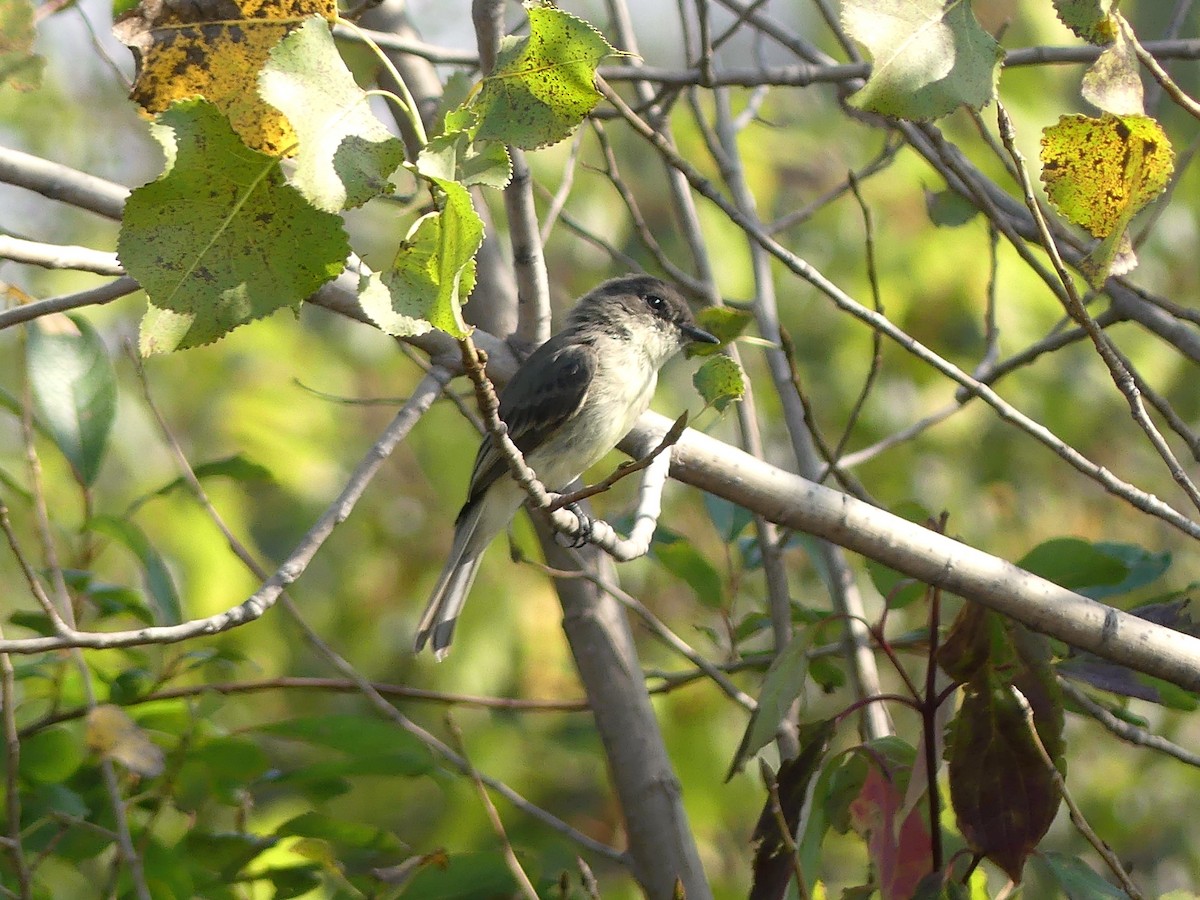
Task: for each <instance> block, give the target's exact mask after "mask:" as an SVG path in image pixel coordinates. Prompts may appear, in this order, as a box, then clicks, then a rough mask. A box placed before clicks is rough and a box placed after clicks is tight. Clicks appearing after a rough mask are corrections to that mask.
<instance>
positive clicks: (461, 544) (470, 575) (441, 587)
mask: <svg viewBox="0 0 1200 900" xmlns="http://www.w3.org/2000/svg"><path fill="white" fill-rule="evenodd" d="M481 512H482V509H481V505H476V506H475V507H473V508H468V509H465V510H464V511H463V515H462V516H460V520H459V522H458V527H457V528H455V530H454V544H453V545H452V546H451V548H450V556H449V558H448V559H447V560H446V565H445V567H444V568H443V569H442V573H441V574H440V575H439V576H438V580H437V584H436V585H434V588H433V593H432V594H430V596H429V602H428V603H427V604H426V605H425V612H424V613H422V615H421V623H420V625H418V626H417V639H416V641H415V642H414V649H415V651H416V652H417V653H420V652H421V650H422V649H423V648H424V647H425V644H426V643H428V642H432V645H433V652H434V654H435V655H436V656H437V658H438V660H442V659H445V658H446V654H447V653H449V652H450V649H449V648H450V640H451V639H452V638H453V636H454V626H455V624H456V623H457V622H458V615H459V613H460V612H462V608H463V606H464V605H465V604H466V602H467V595H468V594H469V593H470V592H471V585H472V584H474V582H475V576H476V575H477V574H478V573H479V564H480V563H481V562H482V561H483V551H484V550H486V549H487V545H486V543H485V544H484V546H482V547H476V546H474V544H475V543H476V542H474V541H472V540H471V538H472V537H473V536H474V534H475V530H476V528H477V526H478V524H479V518H480V513H481Z"/></svg>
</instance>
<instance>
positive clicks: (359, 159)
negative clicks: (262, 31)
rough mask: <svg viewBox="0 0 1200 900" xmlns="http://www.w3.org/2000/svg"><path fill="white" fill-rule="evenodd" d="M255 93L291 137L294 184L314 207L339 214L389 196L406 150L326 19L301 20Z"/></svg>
mask: <svg viewBox="0 0 1200 900" xmlns="http://www.w3.org/2000/svg"><path fill="white" fill-rule="evenodd" d="M258 89H259V93H260V94H261V95H262V97H263V99H264V100H266V101H267V102H268V103H270V104H271V105H272V106H274V107H275V108H276V109H278V110H279V111H280V112H282V113H283V114H284V115H285V116H287V117H288V121H289V122H291V124H292V128H293V129H294V130H295V132H296V137H297V139H298V140H299V149H298V151H297V153H296V171H295V174H294V175H293V176H292V179H291V180H292V183H293V184H294V185H296V187H297V188H299V189H300V192H301V193H302V194H303V195H304V196H305V197H307V198H308V200H309V202H310V203H312V204H313V206H315V207H317V208H318V209H323V210H325V211H326V212H338V211H340V210H343V209H348V208H351V207H355V206H361V205H362V204H363V203H366V202H367V201H368V200H370V199H371V198H372V197H377V196H379V195H381V194H385V193H389V192H390V191H391V189H392V185H391V184H390V183H389V182H388V176H389V175H391V174H392V173H393V172H394V171H396V167H397V166H399V165H400V163H401V162H403V161H404V144H403V142H401V141H400V139H399V138H397V137H395V136H394V135H393V134H392V133H391V132H390V131H388V129H387V128H386V127H385V126H384V124H383V123H382V122H381V121H379V119H378V118H377V117H376V115H375V114H374V113H373V112H371V108H370V105H369V103H368V101H369V98H368V96H367V94H366V92H365V91H363V90H362V88H360V87H359V86H358V85H357V84H356V83H355V81H354V76H353V75H351V74H350V70H349V69H347V68H346V64H345V63H344V62H343V61H342V58H341V56H340V55H338V51H337V47H336V46H335V44H334V42H333V35H332V34H330V32H329V24H328V23H327V22H326V21H325V19H324V18H322V17H320V16H313V17H311V18H309V19H307V20H305V22H304V24H303V25H301V26H300V27H299V28H297V29H296V30H294V31H293V32H292V33H291V34H289V35H288V36H287V37H285V38H284V39H283V40H282V41H280V42H279V43H278V44H277V45H276V46H275V48H274V49H273V50H272V51H271V56H270V59H269V60H268V61H267V64H266V66H265V67H264V68H263V70H262V72H261V73H260V74H259V76H258Z"/></svg>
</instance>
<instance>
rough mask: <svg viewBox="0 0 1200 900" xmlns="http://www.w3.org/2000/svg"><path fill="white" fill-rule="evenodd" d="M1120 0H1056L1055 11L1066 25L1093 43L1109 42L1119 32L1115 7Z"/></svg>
mask: <svg viewBox="0 0 1200 900" xmlns="http://www.w3.org/2000/svg"><path fill="white" fill-rule="evenodd" d="M1117 2H1118V0H1054V11H1055V12H1056V13H1058V18H1059V19H1060V20H1061V21H1062V23H1063V24H1064V25H1066V26H1067V27H1068V28H1070V29H1071V30H1072V31H1073V32H1075V34H1077V35H1078V36H1079V37H1081V38H1083V39H1084V40H1085V41H1090V42H1091V43H1093V44H1107V43H1108V42H1109V41H1111V40H1112V39H1113V38H1114V37H1116V34H1117V30H1118V29H1117V23H1116V21H1115V19H1114V16H1113V7H1115V6H1116V5H1117Z"/></svg>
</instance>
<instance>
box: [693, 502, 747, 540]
mask: <svg viewBox="0 0 1200 900" xmlns="http://www.w3.org/2000/svg"><path fill="white" fill-rule="evenodd" d="M704 508H705V509H706V510H707V511H708V518H709V521H710V522H712V523H713V528H715V529H716V530H717V534H718V535H720V537H721V540H723V541H724V542H725V543H727V544H728V543H731V542H732V541H733V540H734V539H735V538H736V537H737V536H738V535H739V534H741V533H742V532H743V531H745V530H746V526H747V525H749V524H750V523H751V522H753V521H754V514H753V513H751V512H750V510H748V509H746V507H744V506H738V505H737V504H736V503H732V502H730V501H729V500H726V499H725V498H724V497H718V496H716V495H715V494H708V493H706V494H704Z"/></svg>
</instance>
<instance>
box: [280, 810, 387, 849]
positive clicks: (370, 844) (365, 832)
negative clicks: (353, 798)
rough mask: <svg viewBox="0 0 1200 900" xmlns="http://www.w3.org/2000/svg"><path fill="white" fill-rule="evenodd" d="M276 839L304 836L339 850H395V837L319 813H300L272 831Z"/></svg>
mask: <svg viewBox="0 0 1200 900" xmlns="http://www.w3.org/2000/svg"><path fill="white" fill-rule="evenodd" d="M275 834H276V836H277V837H305V838H313V839H316V840H321V841H327V842H328V843H330V844H332V845H334V846H335V847H339V848H346V849H354V850H387V851H392V852H395V851H399V850H400V849H401V847H402V844H401V843H400V841H399V840H398V839H397V838H396V836H395V835H394V834H392V833H390V832H387V831H383V830H382V829H380V828H376V827H374V826H373V825H366V824H364V823H362V822H351V821H348V820H346V819H337V818H334V817H333V816H328V815H325V814H324V813H319V812H306V813H301V814H300V815H298V816H296V817H295V818H293V819H289V820H288V821H286V822H284V823H283V824H282V825H280V826H279V827H278V828H277V829H276V830H275Z"/></svg>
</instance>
